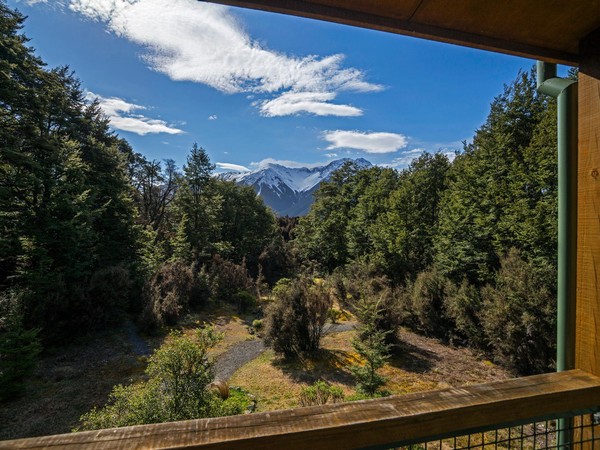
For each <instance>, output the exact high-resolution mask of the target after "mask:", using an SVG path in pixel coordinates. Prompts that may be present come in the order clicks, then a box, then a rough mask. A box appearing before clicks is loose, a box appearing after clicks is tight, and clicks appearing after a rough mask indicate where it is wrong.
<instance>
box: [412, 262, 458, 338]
mask: <svg viewBox="0 0 600 450" xmlns="http://www.w3.org/2000/svg"><path fill="white" fill-rule="evenodd" d="M448 283H449V282H448V280H447V279H446V278H445V277H444V276H443V275H441V274H440V273H439V272H438V271H437V270H435V269H430V270H426V271H423V272H421V273H420V274H419V275H418V276H417V279H416V280H415V282H414V284H413V285H412V295H411V299H412V314H414V316H415V319H416V323H417V327H418V328H419V330H421V332H423V333H424V334H427V335H432V336H438V337H442V338H443V337H447V335H448V333H449V332H450V329H451V325H452V323H451V322H450V320H449V318H448V314H447V312H446V307H445V301H444V300H445V298H446V296H447V293H448V289H449V285H448Z"/></svg>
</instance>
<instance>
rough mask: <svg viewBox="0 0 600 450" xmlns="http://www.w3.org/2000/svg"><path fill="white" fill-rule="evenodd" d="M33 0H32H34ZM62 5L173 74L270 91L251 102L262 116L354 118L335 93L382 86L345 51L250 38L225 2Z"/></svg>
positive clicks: (110, 0)
mask: <svg viewBox="0 0 600 450" xmlns="http://www.w3.org/2000/svg"><path fill="white" fill-rule="evenodd" d="M33 1H35V0H33ZM68 4H69V8H70V9H71V10H72V11H75V12H78V13H80V14H82V15H84V16H85V17H87V18H89V19H92V20H97V21H101V22H104V23H105V24H106V27H107V29H108V30H109V31H111V32H113V33H115V34H116V35H118V36H121V37H123V38H126V39H128V40H130V41H132V42H135V43H137V44H139V45H141V46H143V47H144V48H145V53H144V55H143V59H144V61H146V62H147V64H148V65H149V66H150V67H151V68H152V69H153V70H156V71H158V72H161V73H163V74H165V75H167V76H168V77H170V78H171V79H173V80H178V81H192V82H197V83H202V84H205V85H208V86H211V87H213V88H215V89H217V90H219V91H221V92H224V93H229V94H233V93H242V92H245V93H248V94H259V95H261V96H269V97H270V98H268V99H263V100H262V101H259V102H257V103H256V104H257V105H258V106H259V110H260V112H261V113H262V114H263V115H265V116H267V117H273V116H280V115H290V114H298V113H302V112H305V113H310V114H317V115H333V116H356V115H360V114H361V113H362V111H361V110H360V109H359V108H356V107H354V106H350V105H339V104H333V103H331V100H333V99H334V98H335V96H336V94H337V93H339V92H343V91H349V92H359V93H361V92H375V91H379V90H381V89H382V86H380V85H378V84H374V83H370V82H368V81H366V80H365V74H364V72H363V71H361V70H359V69H356V68H348V67H344V66H343V60H344V55H340V54H336V55H330V56H325V57H321V56H315V55H309V56H301V57H300V56H293V55H287V54H284V53H281V52H277V51H274V50H271V49H269V48H267V47H266V46H265V45H264V44H261V43H259V42H258V41H256V40H253V39H252V38H251V37H250V35H249V34H248V33H247V32H246V31H245V30H244V28H243V25H242V24H241V23H240V22H239V20H238V19H237V18H236V17H235V16H234V15H233V14H232V13H231V10H230V9H229V8H228V7H224V6H221V5H215V4H210V3H204V2H198V1H196V0H69V1H68Z"/></svg>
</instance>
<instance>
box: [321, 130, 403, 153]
mask: <svg viewBox="0 0 600 450" xmlns="http://www.w3.org/2000/svg"><path fill="white" fill-rule="evenodd" d="M323 139H325V140H326V141H328V142H329V143H330V145H329V146H328V147H327V150H335V149H338V148H345V149H352V150H359V151H362V152H366V153H393V152H396V151H398V150H400V149H402V148H404V147H406V146H407V145H408V139H407V138H406V136H404V135H403V134H398V133H384V132H375V133H368V132H363V131H347V130H333V131H326V132H324V133H323Z"/></svg>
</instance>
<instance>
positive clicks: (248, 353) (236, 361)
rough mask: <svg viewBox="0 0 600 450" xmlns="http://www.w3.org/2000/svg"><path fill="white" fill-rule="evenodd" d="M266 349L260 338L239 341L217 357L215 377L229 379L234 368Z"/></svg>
mask: <svg viewBox="0 0 600 450" xmlns="http://www.w3.org/2000/svg"><path fill="white" fill-rule="evenodd" d="M266 349H267V348H266V347H265V344H264V343H263V341H262V339H253V340H251V341H242V342H239V343H238V344H236V345H234V346H233V347H231V348H230V349H229V350H227V351H226V352H225V353H223V354H222V355H220V356H219V357H218V358H217V361H216V362H215V379H217V380H223V381H227V380H229V378H231V375H233V373H234V372H235V371H236V370H238V369H239V368H240V367H242V366H243V365H244V364H246V363H247V362H250V361H252V360H253V359H254V358H256V357H257V356H259V355H260V354H261V353H262V352H264V351H265V350H266Z"/></svg>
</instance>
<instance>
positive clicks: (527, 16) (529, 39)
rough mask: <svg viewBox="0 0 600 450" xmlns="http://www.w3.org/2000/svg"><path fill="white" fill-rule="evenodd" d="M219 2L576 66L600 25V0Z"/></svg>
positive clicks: (215, 0) (248, 0)
mask: <svg viewBox="0 0 600 450" xmlns="http://www.w3.org/2000/svg"><path fill="white" fill-rule="evenodd" d="M213 1H214V2H215V3H223V4H228V5H233V6H242V7H247V8H253V9H261V10H265V11H271V12H278V13H284V14H292V15H298V16H303V17H310V18H313V19H320V20H328V21H331V22H338V23H344V24H348V25H355V26H361V27H366V28H373V29H377V30H382V31H388V32H392V33H399V34H404V35H408V36H415V37H421V38H426V39H432V40H436V41H441V42H448V43H452V44H459V45H466V46H469V47H475V48H481V49H485V50H493V51H499V52H503V53H509V54H513V55H518V56H525V57H529V58H537V59H544V60H546V61H549V62H558V63H565V64H571V65H573V64H577V63H578V62H579V43H580V41H581V40H582V39H583V38H584V37H586V36H587V35H588V34H590V33H591V32H592V31H594V30H597V29H600V0H213ZM599 51H600V49H599Z"/></svg>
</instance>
